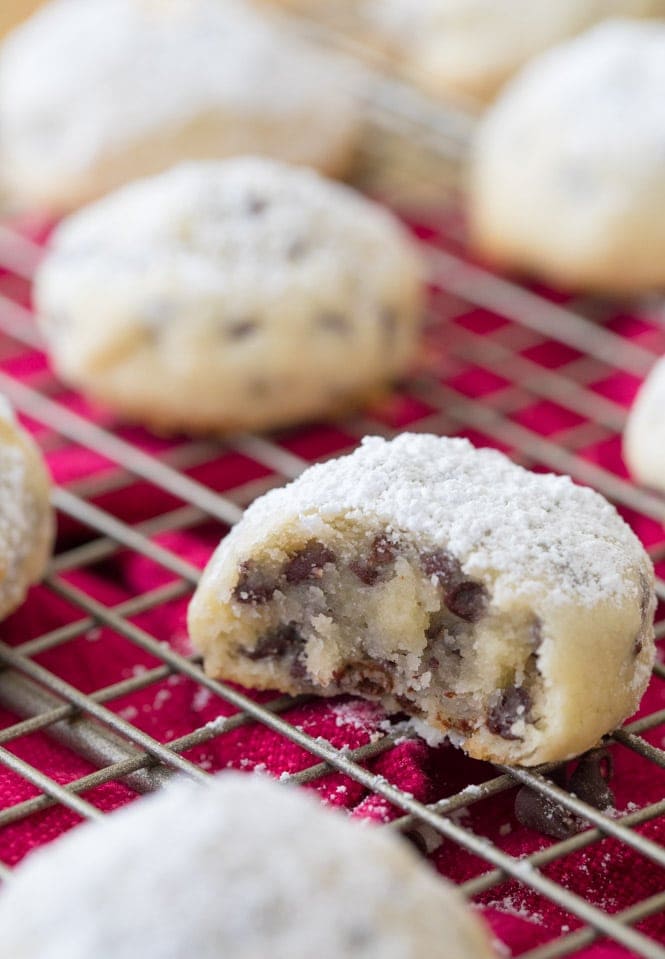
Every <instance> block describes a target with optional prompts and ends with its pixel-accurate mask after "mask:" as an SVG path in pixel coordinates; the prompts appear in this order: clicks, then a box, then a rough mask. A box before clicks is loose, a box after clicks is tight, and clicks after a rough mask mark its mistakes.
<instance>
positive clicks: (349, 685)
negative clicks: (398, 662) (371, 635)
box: [335, 660, 393, 696]
mask: <svg viewBox="0 0 665 959" xmlns="http://www.w3.org/2000/svg"><path fill="white" fill-rule="evenodd" d="M388 665H389V664H387V663H386V665H385V666H384V665H381V664H380V663H377V662H374V661H372V660H364V661H363V660H358V661H357V662H353V663H347V665H346V666H345V667H344V669H343V670H341V671H340V673H339V674H337V675H336V676H335V681H336V682H337V684H338V686H340V687H341V688H342V689H344V690H346V691H347V692H349V693H358V694H359V695H361V696H385V695H386V693H389V692H390V691H391V689H392V687H393V679H392V676H391V674H390V671H389V668H388Z"/></svg>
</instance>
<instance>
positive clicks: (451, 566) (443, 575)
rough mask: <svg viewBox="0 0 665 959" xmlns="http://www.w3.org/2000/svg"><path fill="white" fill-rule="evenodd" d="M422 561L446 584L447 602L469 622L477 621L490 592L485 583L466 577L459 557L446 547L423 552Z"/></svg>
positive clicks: (456, 613)
mask: <svg viewBox="0 0 665 959" xmlns="http://www.w3.org/2000/svg"><path fill="white" fill-rule="evenodd" d="M420 565H421V566H422V568H423V570H424V572H425V573H426V575H427V576H433V577H435V578H436V580H437V581H438V583H439V584H440V585H441V586H442V587H443V590H444V599H445V603H446V606H447V607H448V609H449V610H450V611H451V613H454V614H455V616H459V618H460V619H463V620H465V621H466V622H468V623H476V622H478V620H479V619H481V617H482V616H483V614H484V613H485V610H486V609H487V603H488V601H489V595H488V592H487V590H486V589H485V587H484V586H483V584H482V583H478V582H476V581H475V580H472V579H464V573H463V572H462V567H461V565H460V562H459V560H458V559H457V558H456V557H455V556H453V555H451V554H450V553H448V552H446V550H443V549H437V550H432V551H431V552H427V553H421V555H420Z"/></svg>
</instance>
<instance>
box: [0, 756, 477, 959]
mask: <svg viewBox="0 0 665 959" xmlns="http://www.w3.org/2000/svg"><path fill="white" fill-rule="evenodd" d="M0 923H1V924H2V930H3V932H2V940H3V943H2V949H3V956H7V957H9V956H11V957H12V959H65V957H66V959H93V957H94V959H139V957H140V959H183V957H185V956H192V957H193V959H220V957H222V956H223V957H224V959H267V957H274V959H311V956H313V955H315V956H318V957H320V959H348V957H350V956H354V957H358V959H424V957H427V959H444V957H445V959H490V957H491V956H492V955H493V954H494V953H493V951H492V949H491V947H490V944H489V937H488V934H487V932H486V931H485V929H484V927H483V924H482V922H481V920H480V919H478V918H476V917H475V916H474V915H473V914H472V912H471V910H470V909H469V908H468V907H467V906H466V904H465V903H464V900H463V899H462V897H461V896H460V895H459V893H458V892H457V891H456V890H455V889H454V888H453V887H451V886H450V885H448V884H447V883H446V882H445V881H444V880H443V879H441V878H440V877H438V876H436V874H435V873H434V872H433V871H431V870H430V868H429V867H428V866H426V865H425V864H423V863H422V862H421V861H420V860H419V859H418V857H417V856H416V854H415V853H414V852H413V851H412V850H411V848H410V847H409V846H408V844H407V843H406V842H405V841H403V840H402V839H399V838H397V837H396V836H395V835H394V834H389V833H388V831H387V830H384V829H380V828H379V827H376V826H368V825H367V826H366V825H362V824H360V823H353V822H351V821H350V820H348V819H345V818H344V817H343V815H342V814H340V813H337V812H333V811H332V810H329V811H326V810H325V809H323V808H322V807H321V806H320V805H319V804H318V803H317V802H316V801H315V800H314V799H313V798H310V797H308V796H306V795H305V794H304V792H301V791H298V790H296V789H294V788H292V787H288V786H280V785H278V784H277V783H274V782H272V781H270V780H268V779H267V778H264V777H259V776H250V775H249V774H247V775H238V774H234V773H224V774H222V775H221V776H219V777H217V778H216V779H215V780H211V781H210V783H209V784H207V785H205V786H201V785H193V784H190V783H185V782H180V783H177V784H173V785H171V786H169V787H168V788H167V790H166V791H165V792H163V793H161V794H159V795H157V796H151V797H149V798H145V799H140V800H138V801H137V802H135V803H134V804H132V805H131V806H130V807H128V808H126V809H124V810H121V811H120V812H116V813H114V814H112V815H111V816H109V818H107V819H105V820H104V821H103V822H102V823H93V824H86V825H83V826H81V827H79V828H77V829H76V830H74V831H73V832H72V833H70V834H69V835H68V836H66V837H64V838H63V839H61V840H59V841H58V842H56V843H55V844H54V845H52V846H50V847H46V848H45V849H43V850H41V851H39V852H37V853H34V854H33V855H32V856H30V858H29V859H28V861H27V862H26V863H25V864H24V865H22V866H21V867H20V869H19V871H18V873H17V875H16V877H15V878H14V879H13V880H12V882H11V884H9V885H8V886H7V887H6V888H5V889H4V890H3V892H2V894H1V895H0Z"/></svg>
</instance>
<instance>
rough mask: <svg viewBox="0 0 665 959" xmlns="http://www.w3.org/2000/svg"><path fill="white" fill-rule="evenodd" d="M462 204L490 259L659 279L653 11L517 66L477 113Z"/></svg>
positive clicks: (661, 140)
mask: <svg viewBox="0 0 665 959" xmlns="http://www.w3.org/2000/svg"><path fill="white" fill-rule="evenodd" d="M470 216H471V235H472V240H473V241H474V242H475V246H476V248H477V249H478V250H479V251H480V252H481V254H483V255H485V256H486V257H488V258H489V259H490V260H491V261H492V262H494V263H495V264H496V265H498V266H503V267H507V268H513V269H516V270H518V271H523V272H526V273H532V274H534V275H537V276H539V277H542V278H544V279H545V280H547V281H549V282H551V283H554V284H555V285H560V286H562V287H564V288H570V289H580V290H590V291H601V292H610V293H611V292H616V293H631V292H639V291H642V290H649V289H658V288H662V287H665V22H657V21H650V22H637V21H631V20H616V21H611V22H608V23H605V24H601V25H600V26H597V27H595V28H594V29H593V30H591V31H589V32H588V33H586V34H584V35H583V36H581V37H579V38H577V39H575V40H571V41H569V42H568V43H566V44H563V45H562V46H560V47H557V48H555V49H553V50H551V51H549V52H548V53H545V54H543V55H542V56H541V57H539V58H538V59H536V60H534V61H533V63H531V64H530V65H529V66H527V67H526V68H525V69H524V71H523V72H521V73H520V74H519V76H518V77H516V78H515V80H514V81H513V82H512V83H511V84H510V85H509V86H508V88H507V89H506V91H505V93H504V94H503V95H502V96H501V97H500V98H499V100H498V101H497V103H496V104H495V106H494V107H492V108H491V109H490V111H489V112H488V114H487V116H486V118H485V119H484V120H483V121H482V122H481V126H480V129H479V131H478V135H477V137H476V139H475V144H474V148H473V161H472V169H471V180H470Z"/></svg>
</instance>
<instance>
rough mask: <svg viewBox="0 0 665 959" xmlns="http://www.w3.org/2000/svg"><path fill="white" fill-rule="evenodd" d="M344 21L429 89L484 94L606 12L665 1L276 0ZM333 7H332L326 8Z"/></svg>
mask: <svg viewBox="0 0 665 959" xmlns="http://www.w3.org/2000/svg"><path fill="white" fill-rule="evenodd" d="M280 3H281V5H283V6H289V7H291V8H295V9H297V10H300V11H301V12H305V13H308V14H310V15H314V16H319V17H320V16H324V15H325V18H326V19H327V20H330V19H333V20H334V18H335V16H337V18H338V19H339V22H340V24H343V25H344V26H346V25H347V24H348V22H349V18H350V16H351V15H352V12H353V14H355V18H356V22H357V24H358V29H359V31H360V34H361V36H362V37H363V39H365V40H366V41H369V42H371V43H372V44H373V45H375V46H378V47H379V48H381V49H383V50H384V51H385V52H386V53H388V54H389V55H391V56H392V57H393V58H394V59H395V60H396V62H397V63H398V64H399V65H400V66H401V67H402V68H403V69H404V71H405V72H406V74H407V75H410V76H411V78H412V79H413V80H414V81H415V82H416V83H417V84H418V85H420V86H421V87H423V88H424V89H425V90H426V91H428V92H429V93H432V94H434V95H439V96H441V95H446V94H461V95H463V96H467V97H471V98H473V99H476V100H488V99H490V98H491V97H493V96H494V95H495V94H496V92H497V90H498V89H499V88H500V87H501V86H502V85H503V84H504V83H505V81H506V80H508V79H509V77H510V76H512V74H513V73H515V71H516V70H518V69H519V68H520V67H521V66H523V64H525V63H526V62H527V60H529V59H531V57H533V56H535V55H536V54H538V53H540V52H541V51H543V50H546V49H547V48H548V47H550V46H553V45H554V44H555V43H560V42H561V41H562V40H565V39H567V38H568V37H572V36H574V35H575V34H577V33H580V32H581V31H582V30H586V29H587V28H588V27H590V26H592V25H593V24H594V23H596V22H597V21H599V20H602V19H603V18H605V17H610V16H633V17H641V16H653V15H656V16H665V2H664V0H556V2H555V3H534V2H533V0H501V2H499V3H497V2H496V0H417V2H416V3H414V0H334V2H333V3H331V2H330V0H280ZM331 8H332V9H331Z"/></svg>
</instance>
